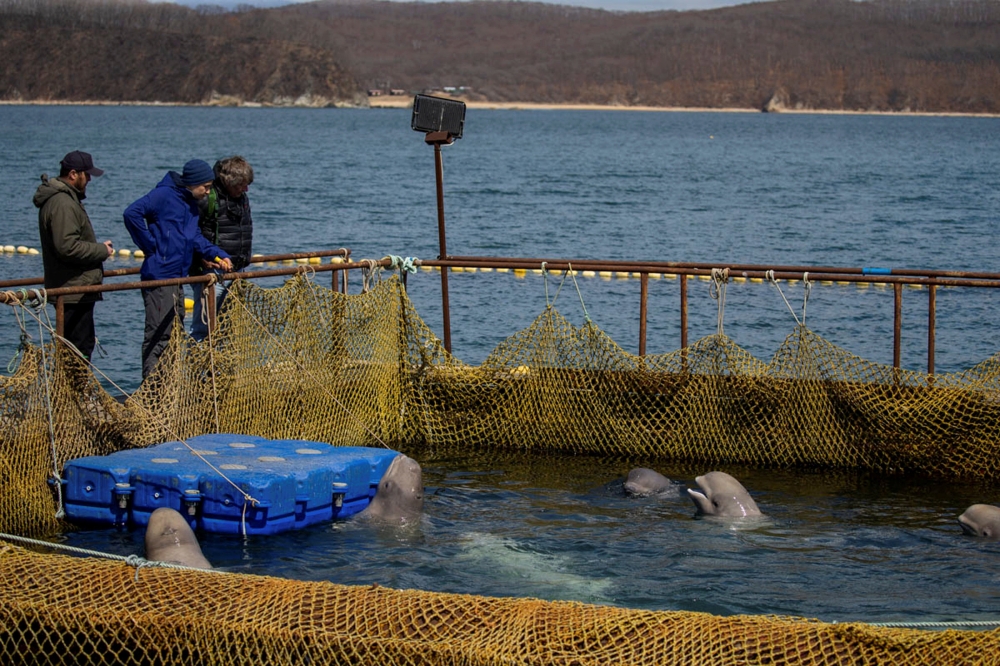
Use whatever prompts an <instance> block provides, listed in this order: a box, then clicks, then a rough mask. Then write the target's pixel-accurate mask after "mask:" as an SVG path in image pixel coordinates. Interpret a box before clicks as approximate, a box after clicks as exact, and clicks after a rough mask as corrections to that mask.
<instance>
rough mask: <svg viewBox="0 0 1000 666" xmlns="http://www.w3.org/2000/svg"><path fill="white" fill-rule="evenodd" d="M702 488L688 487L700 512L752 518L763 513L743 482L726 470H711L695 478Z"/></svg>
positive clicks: (728, 516)
mask: <svg viewBox="0 0 1000 666" xmlns="http://www.w3.org/2000/svg"><path fill="white" fill-rule="evenodd" d="M694 482H695V483H697V484H698V488H699V489H700V490H692V489H690V488H688V495H689V496H690V497H691V500H692V501H693V502H694V505H695V507H696V508H697V509H698V513H699V514H702V515H706V516H721V517H723V518H752V517H756V516H759V515H761V514H760V509H758V508H757V503H756V502H754V501H753V498H752V497H750V493H748V492H747V489H746V488H744V487H743V484H742V483H740V482H739V481H737V480H736V479H734V478H733V477H732V476H730V475H729V474H726V473H725V472H709V473H708V474H705V475H704V476H699V477H696V478H695V480H694Z"/></svg>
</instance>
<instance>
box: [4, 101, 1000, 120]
mask: <svg viewBox="0 0 1000 666" xmlns="http://www.w3.org/2000/svg"><path fill="white" fill-rule="evenodd" d="M435 96H436V97H445V98H447V99H455V100H457V101H460V102H465V105H466V107H467V108H469V109H509V110H512V111H529V110H537V111H559V110H563V111H567V110H569V111H663V112H678V111H682V112H683V111H687V112H704V113H762V111H761V109H749V108H737V107H725V108H719V107H693V106H625V105H621V104H555V103H538V102H488V101H481V100H466V99H462V98H460V97H448V96H447V95H435ZM32 105H38V106H229V107H242V108H255V109H256V108H329V107H325V106H316V107H312V106H309V105H297V104H289V105H281V106H278V105H273V104H261V103H259V102H245V103H237V104H219V103H217V102H209V103H206V104H188V103H184V102H139V101H109V100H0V106H32ZM368 105H369V107H370V108H372V109H409V108H411V107H412V106H413V95H382V96H372V97H369V98H368ZM338 108H360V107H351V106H345V107H338ZM770 113H784V114H813V115H819V114H832V115H859V116H860V115H865V116H941V117H949V116H953V117H962V118H969V117H971V118H998V117H1000V114H996V113H961V112H957V111H878V110H874V109H872V110H849V109H797V108H782V109H775V110H772V111H770Z"/></svg>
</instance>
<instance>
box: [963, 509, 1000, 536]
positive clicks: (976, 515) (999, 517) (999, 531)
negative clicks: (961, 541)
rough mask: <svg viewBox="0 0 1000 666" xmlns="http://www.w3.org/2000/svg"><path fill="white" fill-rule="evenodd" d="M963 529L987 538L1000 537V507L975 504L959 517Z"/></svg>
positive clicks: (968, 532) (973, 534) (967, 532)
mask: <svg viewBox="0 0 1000 666" xmlns="http://www.w3.org/2000/svg"><path fill="white" fill-rule="evenodd" d="M958 524H959V525H961V526H962V531H963V532H965V533H966V534H971V535H972V536H977V537H984V538H986V539H1000V507H997V506H993V505H992V504H973V505H972V506H970V507H969V508H968V509H966V510H965V513H963V514H962V515H961V516H959V517H958Z"/></svg>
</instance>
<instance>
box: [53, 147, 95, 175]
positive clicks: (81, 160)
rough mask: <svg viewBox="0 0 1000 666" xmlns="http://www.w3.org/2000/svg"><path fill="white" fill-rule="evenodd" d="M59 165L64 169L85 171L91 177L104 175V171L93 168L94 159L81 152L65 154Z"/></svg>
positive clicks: (88, 154)
mask: <svg viewBox="0 0 1000 666" xmlns="http://www.w3.org/2000/svg"><path fill="white" fill-rule="evenodd" d="M59 164H60V166H62V167H63V168H64V169H72V170H73V171H85V172H87V173H89V174H90V175H91V176H103V175H104V169H98V168H97V167H95V166H94V158H93V157H91V156H90V153H85V152H83V151H82V150H74V151H73V152H72V153H66V157H64V158H62V162H60V163H59Z"/></svg>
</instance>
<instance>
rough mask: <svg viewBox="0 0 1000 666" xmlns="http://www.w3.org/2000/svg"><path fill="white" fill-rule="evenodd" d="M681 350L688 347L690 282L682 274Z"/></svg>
mask: <svg viewBox="0 0 1000 666" xmlns="http://www.w3.org/2000/svg"><path fill="white" fill-rule="evenodd" d="M680 281H681V349H687V346H688V281H687V275H684V274H681V276H680Z"/></svg>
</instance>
